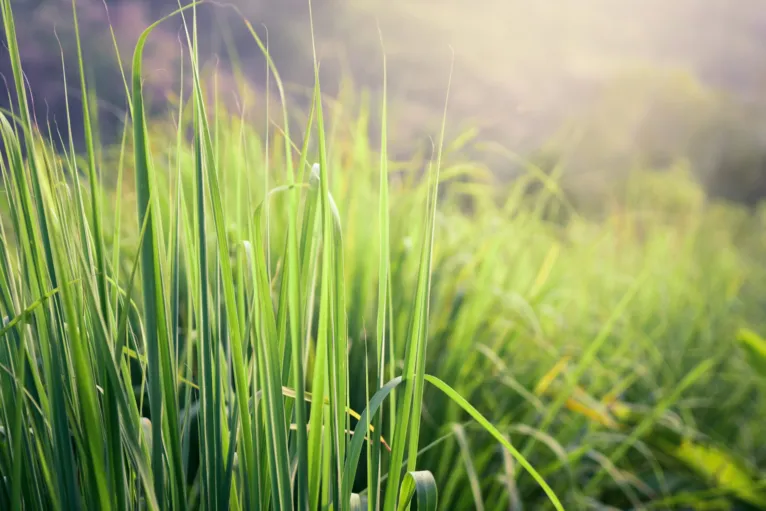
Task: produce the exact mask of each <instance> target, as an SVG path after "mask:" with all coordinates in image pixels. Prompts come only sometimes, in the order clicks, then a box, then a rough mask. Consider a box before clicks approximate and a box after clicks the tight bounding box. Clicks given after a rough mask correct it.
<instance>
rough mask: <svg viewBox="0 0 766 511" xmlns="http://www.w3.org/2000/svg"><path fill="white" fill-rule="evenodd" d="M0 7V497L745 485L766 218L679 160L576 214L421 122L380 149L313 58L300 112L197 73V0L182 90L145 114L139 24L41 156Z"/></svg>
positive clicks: (761, 501) (385, 495) (248, 497)
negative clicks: (271, 105) (0, 86)
mask: <svg viewBox="0 0 766 511" xmlns="http://www.w3.org/2000/svg"><path fill="white" fill-rule="evenodd" d="M0 5H2V15H3V22H4V25H5V26H4V28H5V33H6V36H7V43H8V47H9V49H10V52H9V53H10V56H11V62H12V65H13V79H14V80H15V85H16V91H17V98H15V99H16V101H15V102H14V103H13V104H14V109H13V110H12V111H6V112H3V113H2V114H1V115H0V129H1V131H2V140H3V142H4V148H5V155H4V159H3V160H2V161H3V167H2V170H3V187H4V188H3V190H4V196H3V200H4V204H3V210H2V223H0V227H2V231H1V232H0V242H1V243H0V309H1V312H2V316H3V318H4V319H3V326H2V327H1V328H2V329H1V330H0V341H1V342H0V428H1V429H0V509H49V508H52V509H81V508H87V509H272V508H273V509H292V508H297V509H319V508H322V509H329V508H330V507H331V508H332V509H336V510H351V509H365V508H367V509H383V510H386V511H389V510H394V509H405V508H407V507H408V506H409V505H410V504H414V505H416V506H417V509H420V510H426V509H508V508H511V509H608V508H612V509H614V508H616V509H639V508H640V509H702V508H705V509H766V476H765V475H764V467H766V447H764V445H763V443H762V442H759V433H760V428H761V425H762V424H763V423H764V421H765V420H766V402H765V401H764V399H765V398H764V396H765V394H764V389H765V388H766V382H765V381H764V380H763V377H764V374H765V373H764V367H766V341H764V340H763V339H762V338H761V337H760V336H759V333H763V332H764V331H766V323H764V320H763V315H762V310H763V306H764V305H766V303H765V300H764V295H763V292H762V290H763V289H764V288H766V287H765V286H766V273H765V272H764V269H763V268H762V265H761V263H760V262H761V261H762V257H763V256H764V255H765V254H766V243H765V242H766V240H764V238H763V235H762V233H763V229H764V227H766V225H765V224H766V214H763V212H762V211H761V210H758V211H755V212H752V211H748V210H745V209H740V208H738V207H735V206H732V205H728V204H723V203H717V202H713V201H711V200H709V199H708V198H706V196H705V194H704V192H703V191H702V189H701V188H700V187H699V185H698V184H697V183H696V182H695V181H694V180H693V179H692V178H691V171H690V169H689V168H688V164H686V163H685V162H684V161H678V162H673V163H672V164H671V165H669V167H670V168H668V169H665V170H664V171H663V172H646V171H641V172H633V173H630V175H629V178H628V179H625V180H622V181H621V182H620V186H621V188H615V189H612V190H611V194H610V200H609V201H606V202H604V204H605V206H603V207H602V208H600V210H599V211H598V212H597V214H594V213H592V212H589V215H587V216H586V215H584V214H583V213H582V211H580V209H579V208H576V207H575V206H573V204H572V202H571V200H570V198H569V197H568V196H567V194H566V193H564V191H563V190H562V188H561V187H560V185H559V183H558V181H557V178H558V174H557V169H556V168H553V169H546V170H548V172H543V171H542V170H541V169H539V168H537V167H534V166H532V165H527V166H526V167H525V169H526V172H525V173H524V174H523V175H521V176H520V177H518V178H517V179H515V180H514V181H513V182H512V183H501V182H499V181H498V180H497V177H496V176H495V175H493V173H492V172H490V170H489V169H487V168H485V167H484V166H482V165H481V164H479V163H475V162H472V161H466V160H465V159H464V158H461V155H462V154H464V150H465V147H466V144H468V143H469V142H470V137H469V136H465V137H460V138H457V139H452V140H451V141H445V137H444V128H442V131H441V136H440V137H438V138H437V142H436V147H435V150H434V155H433V158H430V159H426V160H420V159H414V160H412V161H407V162H399V161H395V160H393V159H392V158H390V157H389V155H388V152H387V142H388V138H387V135H388V131H389V128H388V126H387V123H386V121H387V116H386V112H387V111H388V106H387V104H386V103H385V95H384V103H383V104H382V105H381V107H380V110H381V112H382V113H383V115H382V125H381V126H380V127H379V128H380V129H379V131H380V133H381V137H380V140H371V138H370V137H369V135H368V134H369V132H370V126H369V124H370V119H371V109H372V106H371V105H370V104H369V103H368V102H366V101H364V100H361V101H354V102H351V101H349V102H348V103H355V104H356V109H355V110H353V115H352V114H351V113H349V112H350V110H349V109H345V110H341V109H338V108H332V107H329V106H328V105H329V104H332V102H330V101H328V98H326V97H324V96H323V95H322V92H321V90H320V87H319V79H318V78H319V77H318V64H317V61H316V59H315V60H314V70H315V87H314V90H313V96H312V99H313V101H312V106H311V109H310V110H309V112H308V113H307V115H306V116H305V119H303V121H304V122H303V124H302V126H301V129H296V128H295V127H294V126H295V124H296V123H295V118H296V116H293V115H288V110H287V106H286V105H284V103H285V97H284V91H283V88H282V85H281V82H280V81H279V80H277V83H278V84H279V87H278V89H277V96H278V98H279V99H280V102H281V103H282V105H283V109H282V112H281V116H279V117H280V121H279V122H278V123H277V126H271V125H270V126H269V129H266V130H259V129H258V127H257V126H255V124H254V123H253V122H252V120H251V119H249V117H248V116H246V115H245V114H244V113H241V114H237V113H236V112H235V113H232V110H231V109H228V108H226V107H225V104H224V103H225V101H226V99H227V98H225V97H224V96H223V95H222V94H221V88H219V84H218V83H217V82H216V81H215V80H205V79H203V78H204V77H203V72H202V70H201V68H200V65H199V60H198V58H197V44H196V43H197V24H196V21H197V15H198V14H197V12H196V9H195V6H189V7H186V8H184V9H183V10H181V11H179V12H177V13H175V14H174V16H175V17H180V18H181V19H183V20H184V22H185V23H184V27H186V30H184V32H183V33H182V38H183V39H184V42H185V45H186V47H187V49H188V51H189V54H190V55H191V58H190V59H189V61H188V62H187V61H184V65H183V69H182V72H183V73H184V74H185V76H188V77H190V80H191V82H192V87H191V89H190V90H188V89H186V88H179V91H178V97H177V99H178V101H177V102H176V107H177V109H176V110H175V111H172V112H170V113H169V114H168V117H167V118H165V119H162V118H160V119H157V118H154V117H149V116H147V115H146V110H145V108H144V96H143V90H142V84H143V82H142V58H143V51H144V44H145V42H146V38H147V37H148V35H149V33H150V31H151V30H152V29H153V28H154V26H153V27H151V28H150V29H148V30H147V31H146V32H144V34H143V35H142V36H141V38H140V39H139V43H138V45H137V47H136V50H135V53H134V55H133V60H132V68H131V72H130V74H129V75H126V79H125V93H126V97H127V99H128V101H129V103H130V116H129V118H127V119H125V122H124V125H123V132H122V142H121V144H120V145H119V146H118V147H116V148H113V147H107V146H102V145H101V144H100V142H99V137H98V133H99V131H98V126H97V123H96V122H95V121H94V119H96V118H97V115H96V113H95V111H94V110H95V108H94V105H95V101H94V102H90V101H85V102H83V105H82V106H83V111H82V113H81V115H82V118H83V119H84V120H85V122H84V130H83V140H84V147H85V150H84V151H83V152H82V153H80V152H78V151H76V150H75V149H74V147H73V146H71V145H70V146H68V147H67V146H66V144H64V149H63V150H60V149H58V147H57V145H56V140H57V137H59V134H58V132H57V127H56V126H53V125H51V124H48V125H41V124H36V123H35V122H34V119H35V117H34V116H33V111H32V109H31V101H30V99H29V98H28V97H27V94H26V89H25V88H24V87H23V86H22V84H23V75H22V69H21V64H20V59H19V48H18V47H17V44H16V32H17V31H18V30H19V29H18V25H16V24H15V23H14V17H13V13H12V12H11V2H10V0H0ZM73 6H75V4H74V3H73ZM74 13H75V20H76V19H77V18H76V13H77V9H76V6H75V9H74ZM76 26H77V24H76V23H75V27H76ZM246 26H247V27H248V28H249V29H250V33H251V35H252V37H253V44H254V46H255V47H259V48H260V50H261V51H263V52H264V54H266V55H267V52H266V51H265V46H264V43H263V41H261V40H260V39H259V38H258V36H257V34H256V33H255V31H254V30H252V27H250V26H249V25H246ZM75 35H76V36H77V34H75ZM75 39H76V40H79V37H75ZM77 52H78V56H79V58H78V61H77V62H78V69H77V70H76V72H77V73H78V74H79V77H80V88H81V90H83V91H86V94H85V97H91V96H89V95H88V94H87V90H88V87H87V80H86V76H85V69H84V67H85V66H84V62H83V57H82V50H81V48H80V47H79V46H77ZM179 67H181V66H179ZM382 67H383V69H385V60H383V62H382ZM69 71H72V70H71V69H70V70H69ZM271 72H272V73H274V75H275V77H277V78H278V73H277V69H276V68H275V67H274V66H272V68H271ZM446 78H448V77H445V79H446ZM183 82H184V81H183V80H181V81H180V83H183ZM384 83H385V80H384ZM240 85H242V87H243V89H242V90H241V91H240V94H241V95H240V96H239V98H240V100H241V101H243V102H244V101H256V100H258V99H259V98H258V97H252V96H250V95H248V94H247V91H246V90H244V85H243V84H240ZM447 92H449V90H448V91H447ZM341 99H344V98H341ZM267 101H268V99H267ZM447 104H449V103H447ZM376 108H377V107H376ZM92 109H93V110H92ZM243 110H244V108H243ZM448 111H449V109H448V108H447V110H445V118H444V120H443V123H446V122H447V118H448V115H447V114H448ZM274 117H277V116H274ZM68 126H70V127H71V124H68ZM58 128H61V126H58ZM70 129H71V128H70ZM261 132H264V133H268V135H266V136H262V135H260V133H261ZM296 133H298V134H296ZM67 138H68V139H69V140H72V139H73V138H72V137H71V136H70V137H67ZM484 149H485V150H487V151H491V152H492V153H493V154H494V155H495V156H497V157H498V158H506V159H508V161H511V160H513V161H517V160H516V159H515V158H514V157H513V155H510V154H507V153H506V152H504V151H502V150H501V149H499V148H496V147H485V148H484ZM498 155H499V156H498ZM314 162H317V163H314Z"/></svg>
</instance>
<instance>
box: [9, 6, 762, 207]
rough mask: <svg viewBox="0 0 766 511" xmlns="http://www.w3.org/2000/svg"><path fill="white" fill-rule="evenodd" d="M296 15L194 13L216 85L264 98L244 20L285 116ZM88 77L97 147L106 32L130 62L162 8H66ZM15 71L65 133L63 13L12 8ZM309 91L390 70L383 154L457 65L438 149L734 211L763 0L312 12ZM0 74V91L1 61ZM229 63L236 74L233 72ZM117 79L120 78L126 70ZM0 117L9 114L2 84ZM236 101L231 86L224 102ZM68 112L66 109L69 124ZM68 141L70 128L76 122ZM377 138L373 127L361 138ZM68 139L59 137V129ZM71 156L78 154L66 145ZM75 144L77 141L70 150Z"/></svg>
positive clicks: (758, 71)
mask: <svg viewBox="0 0 766 511" xmlns="http://www.w3.org/2000/svg"><path fill="white" fill-rule="evenodd" d="M307 5H308V2H307V1H304V0H231V1H229V2H222V3H219V4H215V5H213V4H210V5H205V6H202V7H201V8H200V20H199V21H200V34H201V35H202V37H203V39H204V46H203V51H202V55H203V57H204V58H205V60H206V62H208V63H209V64H210V66H211V67H212V68H215V69H216V71H217V73H218V76H219V86H224V87H225V85H226V83H227V81H232V82H233V79H234V73H233V70H234V68H237V70H239V71H242V72H243V73H244V75H245V77H246V78H247V80H248V81H249V82H250V83H251V85H252V87H254V88H255V89H256V90H263V88H264V86H265V82H266V67H265V63H264V59H263V56H262V55H261V52H260V51H258V49H257V46H256V45H255V43H254V42H253V40H252V37H251V35H250V34H249V33H248V31H247V29H246V27H245V25H244V23H243V22H242V17H243V16H244V17H245V18H247V19H248V20H250V21H251V22H252V24H253V26H254V27H255V28H256V29H257V30H258V31H259V32H260V33H261V35H263V36H266V34H267V31H268V40H269V47H270V51H271V53H272V55H273V56H274V58H275V60H276V62H277V65H278V66H279V69H280V72H281V74H282V76H283V78H284V79H285V80H286V81H287V82H288V83H289V84H290V85H291V87H290V88H289V89H288V90H289V91H290V92H291V95H292V96H293V98H292V99H293V100H294V101H295V104H296V105H300V104H301V101H304V102H305V97H306V94H305V90H304V91H303V92H302V89H305V88H306V87H310V86H311V84H312V80H313V76H312V72H313V71H312V61H311V37H310V36H311V34H310V30H309V19H308V10H307ZM77 6H78V11H79V15H80V23H81V32H82V34H83V37H84V40H85V48H84V49H85V53H86V64H87V66H88V72H89V73H90V75H91V77H92V79H93V84H94V85H95V88H96V89H95V90H96V93H97V94H98V96H99V100H100V102H101V105H102V109H101V119H100V130H101V132H102V138H103V139H104V140H109V139H110V137H114V136H116V134H117V133H119V129H120V127H121V126H122V124H121V122H119V116H120V115H124V112H125V110H126V105H125V93H124V86H123V82H122V77H121V74H120V72H119V66H118V60H117V59H116V58H115V52H114V49H113V41H112V35H111V33H110V29H109V27H110V25H111V26H112V28H113V29H114V34H115V38H116V42H117V44H118V46H119V48H120V51H121V58H122V62H123V65H125V66H129V65H130V56H131V52H132V49H133V45H134V43H135V41H136V40H137V38H138V36H139V34H140V33H141V31H142V30H143V29H144V28H146V27H147V26H148V25H149V24H150V23H151V22H153V21H155V20H157V19H159V17H161V16H162V15H164V14H167V13H169V12H171V11H172V10H174V9H175V8H176V7H177V2H175V1H173V0H106V1H103V0H77ZM13 7H14V12H15V14H16V16H17V25H18V26H19V27H20V29H21V30H20V46H21V53H22V59H23V65H24V69H25V72H26V74H27V77H28V80H29V84H30V87H31V90H32V91H33V97H34V101H35V105H36V111H37V116H38V122H41V120H42V119H45V120H47V121H51V120H52V122H53V123H54V125H56V123H58V125H59V126H60V125H61V123H62V121H63V119H65V118H66V104H65V94H64V87H63V73H62V61H61V52H60V49H59V48H62V49H63V54H64V64H65V66H64V68H66V69H68V70H69V73H68V75H69V76H68V78H69V80H70V83H69V101H70V106H72V107H76V102H77V101H78V98H79V97H80V96H79V95H78V87H77V74H76V67H75V66H76V64H75V63H76V60H75V59H76V51H75V47H74V33H73V28H72V22H71V19H72V16H71V2H70V0H16V1H14V2H13ZM313 8H314V24H315V29H316V41H317V51H318V52H319V56H320V58H321V61H322V80H323V87H324V89H325V90H326V91H328V92H329V93H330V94H333V93H336V92H337V91H338V90H340V89H341V87H342V84H346V85H349V84H350V85H351V86H350V87H349V88H350V89H352V90H354V91H360V90H362V89H366V90H369V91H370V92H371V93H372V94H373V95H374V94H376V93H378V92H379V91H380V88H381V84H382V81H383V80H382V63H381V43H380V38H379V33H378V27H379V28H380V31H381V33H382V36H383V44H384V45H385V51H386V54H387V56H388V66H389V91H390V98H391V115H392V120H391V126H392V129H391V136H392V143H393V149H394V153H395V154H397V152H399V153H408V152H412V151H415V150H419V149H423V148H426V149H427V148H428V147H430V142H429V139H428V137H429V136H432V135H434V134H435V133H436V132H437V129H438V125H439V123H440V120H441V114H442V109H443V103H444V97H445V91H446V87H447V82H448V78H449V69H450V64H451V62H452V61H451V59H452V55H453V53H452V51H454V59H455V60H454V66H455V67H454V75H453V88H452V96H451V102H450V112H449V130H450V131H449V136H451V137H457V136H458V135H460V134H462V133H465V131H466V130H473V131H474V135H475V137H474V138H473V139H472V144H471V145H469V146H466V148H465V152H466V154H470V155H471V156H472V157H476V158H484V159H485V160H486V161H487V163H488V164H489V166H490V168H491V169H492V171H493V172H494V173H496V174H497V175H500V176H506V175H507V176H512V175H513V174H514V172H515V169H514V167H513V165H511V164H509V163H508V160H507V159H500V158H497V157H496V156H492V155H491V154H490V153H488V152H487V151H482V149H481V147H482V145H481V144H486V143H487V142H493V143H499V144H501V145H502V146H503V147H505V148H506V149H509V150H512V151H514V152H517V153H519V154H521V155H523V156H524V157H527V158H530V159H532V160H533V161H534V162H535V163H536V164H538V165H540V166H541V167H543V168H546V167H547V168H550V167H552V166H554V165H556V164H561V167H562V168H563V169H564V173H565V176H566V183H567V187H568V190H570V192H571V193H572V194H573V195H574V196H575V197H579V198H580V199H581V202H582V203H585V204H587V203H589V202H594V201H595V202H599V200H600V199H603V196H604V195H603V194H605V193H607V191H608V190H611V189H612V187H611V185H612V184H614V183H615V182H619V180H620V179H622V178H623V177H624V176H625V175H626V173H628V172H629V171H630V170H631V169H634V168H636V167H640V168H643V169H658V170H662V169H666V168H670V167H674V168H675V167H677V166H678V165H679V164H681V165H684V166H686V167H687V168H689V169H690V171H691V172H692V173H693V174H694V176H695V177H696V178H698V179H699V180H700V182H702V183H703V185H704V186H705V187H706V188H707V189H708V191H709V192H710V193H711V195H713V196H718V197H725V198H728V199H732V200H735V201H738V202H741V203H743V204H746V205H753V204H755V203H757V202H758V201H759V200H760V199H761V198H762V197H763V196H764V195H766V99H764V98H763V95H762V94H761V92H762V90H763V89H764V86H766V8H765V5H764V2H763V1H761V0H740V1H738V2H731V1H729V0H674V1H671V2H668V1H666V0H555V1H553V0H551V1H546V2H529V1H522V0H479V1H475V2H474V1H469V0H440V1H435V0H408V1H405V0H386V1H384V0H354V1H351V0H314V2H313ZM181 35H182V33H181V25H180V20H179V19H174V20H171V21H168V22H167V23H165V24H163V25H162V26H161V27H160V29H159V30H158V31H157V32H155V33H154V34H153V35H152V37H151V38H150V42H149V51H147V52H146V64H145V68H146V70H147V76H146V79H147V86H148V88H149V90H150V92H151V97H152V100H153V101H152V106H153V109H154V111H155V112H157V113H162V112H163V111H164V109H165V108H166V100H167V99H168V98H169V97H171V96H172V95H173V94H174V91H177V90H178V83H177V82H178V77H179V76H180V72H179V71H180V70H179V66H180V63H181V59H179V58H178V56H179V53H180V52H181V51H183V45H182V44H181V41H182V38H180V37H179V36H181ZM0 51H1V52H3V53H2V55H0V72H1V73H2V75H3V77H5V80H7V79H8V77H9V76H10V69H9V63H8V59H7V54H6V52H7V49H6V48H4V47H3V48H2V49H0ZM232 62H236V64H232ZM126 70H127V68H126ZM0 88H2V89H3V90H0V103H2V105H3V106H7V105H8V100H7V98H8V93H7V90H6V89H7V86H6V83H2V84H0ZM232 90H234V88H233V87H232ZM77 111H78V109H77V108H72V112H77ZM73 120H74V122H75V130H74V133H75V138H77V134H78V133H79V130H78V129H77V119H76V113H75V118H74V119H73ZM371 124H372V125H375V123H374V122H373V123H371ZM61 131H62V132H63V133H64V138H65V133H66V130H64V129H61ZM76 141H77V140H76ZM77 142H79V141H77Z"/></svg>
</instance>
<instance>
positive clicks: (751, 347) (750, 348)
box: [737, 328, 766, 377]
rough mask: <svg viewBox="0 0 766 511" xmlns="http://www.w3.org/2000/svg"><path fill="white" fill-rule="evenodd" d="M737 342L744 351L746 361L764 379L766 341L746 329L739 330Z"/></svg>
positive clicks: (765, 375)
mask: <svg viewBox="0 0 766 511" xmlns="http://www.w3.org/2000/svg"><path fill="white" fill-rule="evenodd" d="M737 342H738V343H739V345H740V346H741V347H742V349H743V350H744V351H745V355H746V357H747V361H748V363H749V364H750V367H752V368H753V369H754V370H755V371H756V372H757V373H758V374H760V375H761V376H763V377H766V340H764V339H763V337H761V336H760V335H758V334H757V333H755V332H753V331H752V330H749V329H747V328H741V329H740V330H739V332H738V334H737Z"/></svg>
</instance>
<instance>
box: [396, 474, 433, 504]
mask: <svg viewBox="0 0 766 511" xmlns="http://www.w3.org/2000/svg"><path fill="white" fill-rule="evenodd" d="M412 497H417V503H418V511H436V504H437V503H438V500H439V492H438V490H437V488H436V480H435V479H434V475H433V474H432V473H431V472H429V471H428V470H418V471H412V472H407V473H406V474H405V475H404V480H403V481H402V489H401V491H400V492H399V508H398V510H399V511H405V510H407V509H409V507H410V502H411V501H412Z"/></svg>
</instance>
